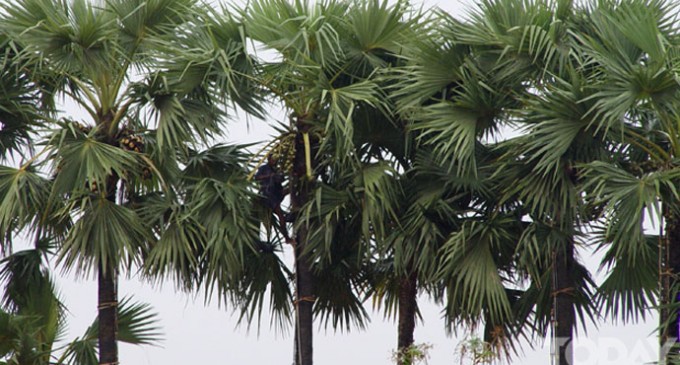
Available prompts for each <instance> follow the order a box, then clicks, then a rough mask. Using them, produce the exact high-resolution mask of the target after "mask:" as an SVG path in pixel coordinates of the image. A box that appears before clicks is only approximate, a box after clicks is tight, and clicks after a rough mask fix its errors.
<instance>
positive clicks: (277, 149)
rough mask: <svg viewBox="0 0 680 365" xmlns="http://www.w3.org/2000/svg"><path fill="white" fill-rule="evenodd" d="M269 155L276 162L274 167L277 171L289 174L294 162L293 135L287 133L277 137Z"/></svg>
mask: <svg viewBox="0 0 680 365" xmlns="http://www.w3.org/2000/svg"><path fill="white" fill-rule="evenodd" d="M269 154H270V155H271V156H272V157H273V158H274V160H276V161H277V162H276V165H277V168H278V170H279V171H282V172H286V173H289V172H291V171H292V170H293V162H294V161H295V133H288V134H284V135H282V136H281V137H279V140H278V142H277V143H276V144H275V145H274V146H273V147H272V149H271V150H270V151H269Z"/></svg>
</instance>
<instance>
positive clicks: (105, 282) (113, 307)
mask: <svg viewBox="0 0 680 365" xmlns="http://www.w3.org/2000/svg"><path fill="white" fill-rule="evenodd" d="M108 142H109V143H110V144H111V143H112V142H111V141H110V140H109V141H108ZM117 184H118V176H117V175H115V174H113V175H110V176H109V177H108V179H107V181H106V186H105V189H106V199H107V200H109V201H111V202H114V203H115V202H116V193H117V191H118V189H117ZM98 278H99V280H98V281H99V283H98V284H99V288H98V303H97V304H98V307H97V308H98V309H99V313H98V320H99V364H100V365H117V364H118V268H117V267H116V266H115V265H111V264H108V265H105V263H103V262H101V261H100V262H99V273H98Z"/></svg>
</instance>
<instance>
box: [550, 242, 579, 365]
mask: <svg viewBox="0 0 680 365" xmlns="http://www.w3.org/2000/svg"><path fill="white" fill-rule="evenodd" d="M574 264H575V260H574V241H573V238H571V239H570V240H569V242H566V244H565V245H564V247H560V248H558V249H557V250H556V252H555V262H554V270H555V271H554V281H553V285H554V287H553V300H554V311H555V313H553V315H554V319H555V323H554V331H555V337H556V340H557V342H556V343H555V347H556V348H555V352H556V353H555V355H556V356H557V361H556V362H555V363H556V364H558V365H573V364H574V353H573V339H574V326H575V324H576V318H575V315H574V279H573V277H572V271H573V270H574Z"/></svg>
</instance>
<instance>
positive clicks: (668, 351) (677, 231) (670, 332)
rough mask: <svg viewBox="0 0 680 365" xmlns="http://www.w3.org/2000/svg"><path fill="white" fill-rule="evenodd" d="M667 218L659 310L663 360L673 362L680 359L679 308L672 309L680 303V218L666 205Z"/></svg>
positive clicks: (661, 255) (661, 267)
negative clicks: (679, 344)
mask: <svg viewBox="0 0 680 365" xmlns="http://www.w3.org/2000/svg"><path fill="white" fill-rule="evenodd" d="M664 219H665V223H666V232H665V237H664V239H663V240H662V242H661V245H660V247H659V256H660V260H659V263H660V267H659V270H660V273H659V274H660V281H661V283H660V284H661V295H660V299H659V301H660V303H659V304H660V305H661V310H660V313H659V324H660V328H661V333H660V336H659V339H660V345H661V354H660V357H661V358H660V363H661V364H670V363H672V362H671V357H673V360H677V357H678V336H679V335H680V333H678V332H679V328H678V326H679V323H678V313H677V312H678V310H677V309H676V310H675V313H673V312H671V310H670V309H669V307H671V308H673V307H675V305H677V303H678V302H679V300H678V296H677V294H675V295H673V293H674V292H676V293H677V291H676V290H675V289H674V288H675V287H676V286H677V285H678V279H677V275H678V274H679V273H680V217H679V216H678V215H677V214H676V213H673V212H671V211H670V210H669V209H668V208H667V207H664ZM671 346H673V348H671Z"/></svg>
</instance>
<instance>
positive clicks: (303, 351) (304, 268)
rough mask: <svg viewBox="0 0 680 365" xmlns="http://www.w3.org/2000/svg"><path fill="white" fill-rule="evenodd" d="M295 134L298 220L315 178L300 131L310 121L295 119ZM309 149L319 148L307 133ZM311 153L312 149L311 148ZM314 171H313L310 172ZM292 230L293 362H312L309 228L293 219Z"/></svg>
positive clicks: (298, 364) (293, 202)
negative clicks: (293, 268) (293, 265)
mask: <svg viewBox="0 0 680 365" xmlns="http://www.w3.org/2000/svg"><path fill="white" fill-rule="evenodd" d="M296 127H297V130H298V132H297V135H296V138H295V161H294V162H293V173H292V176H291V194H290V197H291V210H292V211H293V214H294V216H296V217H298V218H297V220H298V221H299V219H300V216H301V212H300V210H301V209H302V207H304V205H305V204H307V202H309V199H311V192H312V191H313V184H314V181H313V180H311V181H310V179H309V178H308V171H307V163H306V153H305V144H304V138H303V133H307V132H308V131H309V124H307V123H306V122H305V120H304V119H303V118H299V119H298V121H297V125H296ZM309 142H310V146H309V147H310V151H316V150H318V140H316V139H315V138H314V137H313V136H309ZM312 153H313V152H312ZM311 165H312V166H311V168H312V169H314V168H315V165H316V164H315V161H314V159H313V158H312V159H311ZM312 175H313V174H312ZM296 223H297V224H296V227H297V229H296V231H295V250H294V253H295V287H296V291H295V292H296V296H295V311H296V335H295V341H296V359H295V363H296V365H312V364H313V361H314V360H313V355H314V351H313V334H314V331H313V324H314V313H313V309H314V301H315V296H314V278H313V275H312V268H311V266H312V265H311V264H312V263H311V262H310V259H309V256H308V255H307V254H306V250H307V247H308V245H307V234H308V228H307V227H306V226H305V225H303V224H300V223H299V222H296Z"/></svg>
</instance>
